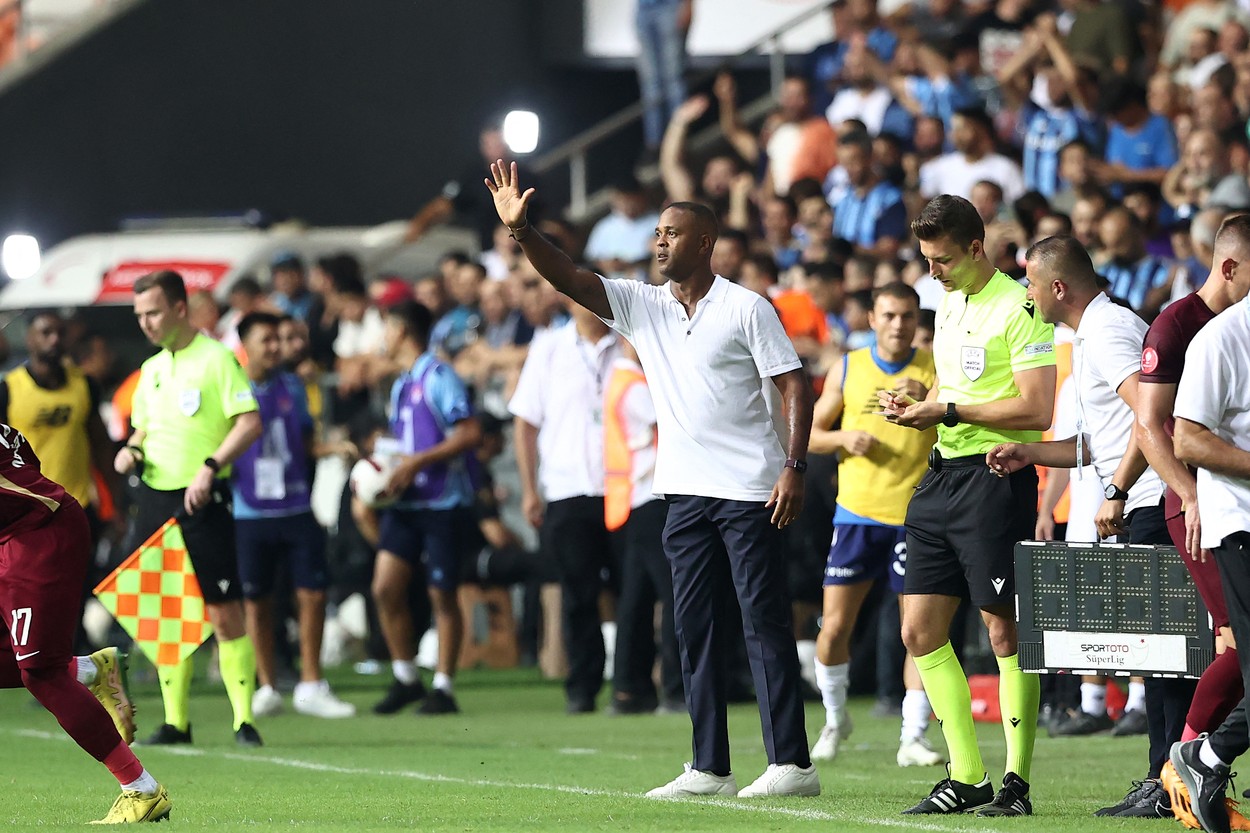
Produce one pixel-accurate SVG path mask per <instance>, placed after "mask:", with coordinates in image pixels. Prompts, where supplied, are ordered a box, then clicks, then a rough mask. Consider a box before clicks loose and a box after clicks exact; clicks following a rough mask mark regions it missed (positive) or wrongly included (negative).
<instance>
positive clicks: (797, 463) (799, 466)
mask: <svg viewBox="0 0 1250 833" xmlns="http://www.w3.org/2000/svg"><path fill="white" fill-rule="evenodd" d="M783 468H787V469H794V470H795V471H797V472H798V473H799V474H802V473H803V472H805V471H807V461H806V460H796V459H794V458H793V457H791V458H790V459H789V460H786V464H785V466H783Z"/></svg>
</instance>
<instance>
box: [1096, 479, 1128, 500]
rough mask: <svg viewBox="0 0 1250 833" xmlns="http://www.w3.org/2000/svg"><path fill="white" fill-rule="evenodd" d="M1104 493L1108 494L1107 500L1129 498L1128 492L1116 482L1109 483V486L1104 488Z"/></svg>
mask: <svg viewBox="0 0 1250 833" xmlns="http://www.w3.org/2000/svg"><path fill="white" fill-rule="evenodd" d="M1102 493H1103V494H1104V495H1106V496H1107V500H1128V492H1126V491H1124V490H1123V489H1121V488H1120V487H1119V486H1117V485H1115V484H1114V483H1108V484H1107V488H1105V489H1103V490H1102Z"/></svg>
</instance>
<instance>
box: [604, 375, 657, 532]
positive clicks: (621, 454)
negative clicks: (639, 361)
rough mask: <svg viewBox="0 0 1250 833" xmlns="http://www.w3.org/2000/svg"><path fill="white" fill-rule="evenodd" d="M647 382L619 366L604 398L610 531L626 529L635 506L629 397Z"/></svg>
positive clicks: (606, 510)
mask: <svg viewBox="0 0 1250 833" xmlns="http://www.w3.org/2000/svg"><path fill="white" fill-rule="evenodd" d="M646 383H647V379H646V377H645V376H643V375H642V372H641V371H639V370H637V369H636V368H632V367H617V368H614V369H613V370H612V376H611V378H610V379H608V389H607V391H606V392H605V393H604V395H603V519H604V522H605V523H606V525H607V527H608V529H610V530H612V529H620V528H621V527H622V526H624V524H625V521H627V520H628V519H629V510H630V509H631V508H632V507H633V503H634V452H633V450H632V449H630V447H629V433H628V432H627V431H626V430H625V414H624V406H625V395H626V394H627V393H628V392H629V389H630V388H632V387H633V386H634V385H645V384H646ZM655 441H656V440H655V438H654V437H652V439H651V442H652V443H653V444H654V443H655Z"/></svg>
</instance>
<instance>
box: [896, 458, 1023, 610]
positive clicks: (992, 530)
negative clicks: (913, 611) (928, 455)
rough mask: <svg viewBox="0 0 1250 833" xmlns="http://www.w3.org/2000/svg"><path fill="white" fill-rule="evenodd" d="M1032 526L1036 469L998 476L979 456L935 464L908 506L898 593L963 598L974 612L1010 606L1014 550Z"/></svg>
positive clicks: (1012, 594)
mask: <svg viewBox="0 0 1250 833" xmlns="http://www.w3.org/2000/svg"><path fill="white" fill-rule="evenodd" d="M1036 524H1037V470H1036V469H1035V468H1033V467H1032V466H1029V467H1027V468H1024V469H1021V470H1020V471H1018V472H1016V473H1015V474H1012V475H1010V476H1008V477H998V476H997V475H995V474H994V473H993V472H991V471H990V469H989V467H988V466H987V465H986V464H985V455H983V454H978V455H973V456H970V457H958V458H955V459H953V460H943V461H941V469H940V470H936V471H935V470H933V469H930V470H929V471H928V472H926V473H925V476H924V477H923V478H922V479H921V481H920V485H918V486H917V487H916V492H915V494H914V495H912V499H911V503H910V504H909V505H908V506H907V522H906V528H907V574H906V576H905V577H904V579H903V593H904V594H907V595H923V594H936V595H940V596H956V597H960V598H967V599H969V600H970V601H971V602H972V603H973V604H974V605H976V606H977V607H990V606H993V605H1004V604H1012V603H1013V602H1014V599H1015V584H1016V582H1015V548H1016V543H1017V542H1018V541H1025V540H1028V539H1030V538H1032V537H1033V530H1034V528H1035V526H1036Z"/></svg>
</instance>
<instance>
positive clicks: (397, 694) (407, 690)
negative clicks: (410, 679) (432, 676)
mask: <svg viewBox="0 0 1250 833" xmlns="http://www.w3.org/2000/svg"><path fill="white" fill-rule="evenodd" d="M423 697H425V686H424V685H422V684H421V681H420V680H417V681H416V682H415V683H413V684H412V685H408V684H407V683H401V682H400V681H399V680H394V681H392V682H391V687H390V688H388V689H387V690H386V696H385V697H383V698H382V699H381V700H379V701H378V703H377V705H375V706H374V707H373V713H374V714H394V713H395V712H397V711H399V710H400V709H402V708H403V707H404V706H407V705H408V704H409V703H415V702H417V701H418V700H420V699H422V698H423Z"/></svg>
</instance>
